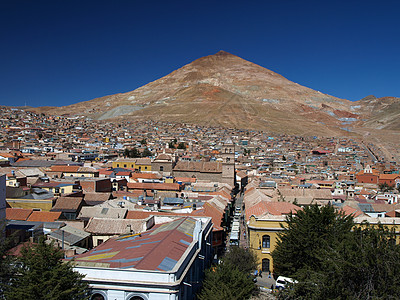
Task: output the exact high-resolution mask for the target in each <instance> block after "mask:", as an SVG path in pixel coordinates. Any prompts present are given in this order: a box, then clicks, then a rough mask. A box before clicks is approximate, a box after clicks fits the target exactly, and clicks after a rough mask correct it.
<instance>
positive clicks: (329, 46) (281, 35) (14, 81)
mask: <svg viewBox="0 0 400 300" xmlns="http://www.w3.org/2000/svg"><path fill="white" fill-rule="evenodd" d="M399 11H400V1H351V0H349V1H321V0H319V1H307V0H302V1H300V0H298V1H294V0H276V1H270V0H263V1H215V0H214V1H150V0H149V1H136V0H130V1H122V0H120V1H117V0H114V1H100V0H97V1H84V0H80V1H75V0H68V1H61V0H52V1H41V0H35V1H33V0H27V1H20V0H3V1H0V28H1V29H0V41H1V43H0V70H1V72H0V105H24V104H25V103H26V104H27V105H31V106H45V105H54V106H62V105H68V104H72V103H76V102H80V101H85V100H91V99H93V98H96V97H101V96H105V95H110V94H115V93H121V92H128V91H132V90H134V89H136V88H138V87H140V86H142V85H145V84H147V83H149V82H151V81H154V80H156V79H158V78H160V77H162V76H165V75H167V74H169V73H171V72H172V71H174V70H175V69H177V68H180V67H182V66H183V65H185V64H188V63H190V62H192V61H193V60H195V59H197V58H200V57H202V56H206V55H210V54H214V53H216V52H218V51H219V50H225V51H227V52H230V53H232V54H235V55H237V56H240V57H242V58H244V59H246V60H249V61H251V62H254V63H256V64H258V65H261V66H263V67H265V68H268V69H270V70H273V71H275V72H277V73H279V74H281V75H282V76H284V77H286V78H288V79H289V80H292V81H294V82H297V83H299V84H301V85H304V86H307V87H310V88H312V89H315V90H319V91H321V92H324V93H327V94H330V95H333V96H336V97H340V98H345V99H349V100H352V101H354V100H359V99H361V98H363V97H365V96H368V95H371V94H373V95H375V96H377V97H384V96H395V97H400V73H399V70H400V23H399V22H398V13H399Z"/></svg>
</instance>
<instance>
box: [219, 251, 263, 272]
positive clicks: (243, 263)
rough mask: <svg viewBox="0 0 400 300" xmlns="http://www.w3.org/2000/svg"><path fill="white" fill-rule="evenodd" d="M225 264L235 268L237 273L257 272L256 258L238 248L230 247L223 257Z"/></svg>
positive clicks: (250, 252)
mask: <svg viewBox="0 0 400 300" xmlns="http://www.w3.org/2000/svg"><path fill="white" fill-rule="evenodd" d="M223 261H224V263H225V264H230V265H232V266H236V267H237V268H238V269H239V271H241V272H243V273H245V274H250V272H252V271H254V270H257V265H258V264H257V257H256V256H255V255H254V253H253V252H252V251H251V250H249V249H243V248H240V247H231V248H230V249H229V252H228V253H226V254H225V256H224V257H223Z"/></svg>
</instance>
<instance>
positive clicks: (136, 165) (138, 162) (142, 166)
mask: <svg viewBox="0 0 400 300" xmlns="http://www.w3.org/2000/svg"><path fill="white" fill-rule="evenodd" d="M112 167H113V168H124V169H125V168H126V169H133V170H138V171H142V172H143V171H151V159H150V158H119V159H117V160H116V161H113V163H112Z"/></svg>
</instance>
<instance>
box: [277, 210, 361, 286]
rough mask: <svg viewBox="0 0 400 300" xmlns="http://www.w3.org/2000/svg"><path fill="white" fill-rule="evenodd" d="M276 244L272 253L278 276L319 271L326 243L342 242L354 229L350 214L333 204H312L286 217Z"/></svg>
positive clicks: (291, 275)
mask: <svg viewBox="0 0 400 300" xmlns="http://www.w3.org/2000/svg"><path fill="white" fill-rule="evenodd" d="M286 222H287V227H284V226H282V229H283V231H282V232H281V233H280V234H279V239H278V241H277V246H276V248H275V250H274V251H273V253H272V257H273V259H274V271H275V273H276V274H278V275H283V276H288V277H295V278H296V277H297V275H298V274H297V273H298V272H299V271H302V270H304V269H307V270H320V269H321V268H322V264H321V260H320V257H321V252H322V251H325V250H326V247H327V245H330V244H332V243H334V242H336V241H340V240H341V239H343V237H344V236H345V235H346V234H347V233H348V232H349V231H350V230H351V229H352V228H353V226H354V222H353V218H352V217H351V216H345V215H344V214H343V213H340V212H338V211H336V210H335V208H334V207H333V206H331V205H327V206H323V207H321V208H320V207H318V206H317V205H313V206H310V207H305V208H304V209H303V210H299V211H297V213H296V215H294V214H289V215H288V216H287V217H286Z"/></svg>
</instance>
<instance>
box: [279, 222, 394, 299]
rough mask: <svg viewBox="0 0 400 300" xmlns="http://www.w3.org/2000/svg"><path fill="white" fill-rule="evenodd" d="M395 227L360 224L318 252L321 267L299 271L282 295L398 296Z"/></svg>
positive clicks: (302, 297) (294, 296) (332, 296)
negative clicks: (295, 278) (339, 239)
mask: <svg viewBox="0 0 400 300" xmlns="http://www.w3.org/2000/svg"><path fill="white" fill-rule="evenodd" d="M395 238H396V234H395V231H394V230H390V229H388V228H387V227H385V226H383V225H381V224H378V225H377V226H372V225H369V224H367V223H366V224H362V226H361V227H355V228H354V229H353V230H352V231H350V232H348V233H347V234H346V235H345V237H344V239H342V240H341V241H336V243H334V244H332V245H330V247H327V248H326V251H325V252H324V253H321V263H322V268H321V269H320V270H308V271H307V272H306V270H305V269H303V270H302V271H300V272H299V273H298V274H299V277H298V279H299V282H298V283H296V284H294V285H293V286H292V288H291V289H286V290H285V291H284V292H283V293H281V294H280V298H281V299H398V298H399V295H400V246H399V245H398V244H396V243H395Z"/></svg>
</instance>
